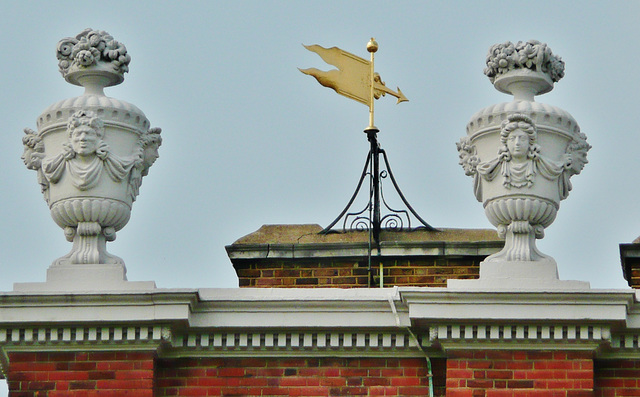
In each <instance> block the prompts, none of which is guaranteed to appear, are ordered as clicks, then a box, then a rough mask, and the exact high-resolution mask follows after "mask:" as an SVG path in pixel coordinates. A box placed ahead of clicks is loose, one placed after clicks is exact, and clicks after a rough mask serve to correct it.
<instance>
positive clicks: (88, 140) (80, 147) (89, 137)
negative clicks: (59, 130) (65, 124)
mask: <svg viewBox="0 0 640 397" xmlns="http://www.w3.org/2000/svg"><path fill="white" fill-rule="evenodd" d="M70 140H71V147H72V148H73V151H74V152H76V154H77V155H78V156H90V155H92V154H94V153H95V152H96V150H97V149H98V141H99V140H100V139H99V137H98V132H97V131H96V130H94V129H93V128H91V127H89V126H86V125H83V126H80V127H78V128H76V129H74V130H73V132H72V133H71V137H70Z"/></svg>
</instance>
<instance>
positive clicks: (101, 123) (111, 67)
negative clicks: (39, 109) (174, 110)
mask: <svg viewBox="0 0 640 397" xmlns="http://www.w3.org/2000/svg"><path fill="white" fill-rule="evenodd" d="M57 58H58V66H59V69H60V73H62V76H63V77H64V79H65V80H66V81H67V82H69V83H71V84H74V85H78V86H82V87H84V90H85V92H84V94H83V95H81V96H78V97H75V98H69V99H65V100H62V101H59V102H56V103H54V104H53V105H51V106H49V107H48V108H47V109H45V111H44V112H43V113H42V114H41V115H40V117H38V119H37V131H34V130H32V129H29V128H26V129H25V135H24V136H23V144H24V155H23V160H24V162H25V165H26V166H27V168H29V169H32V170H34V171H36V172H37V178H38V183H39V184H40V187H41V190H42V193H43V195H44V199H45V201H46V202H47V204H48V206H49V208H50V210H51V216H52V217H53V220H54V221H55V222H56V223H57V224H58V226H60V227H61V228H62V229H63V230H64V234H65V237H66V238H67V240H68V241H70V242H72V243H73V246H72V248H71V251H70V252H69V253H68V254H66V255H64V256H62V257H60V258H58V259H56V260H55V261H54V262H53V265H52V267H51V269H53V268H56V267H65V266H66V267H69V266H73V267H78V266H89V265H107V266H113V267H115V268H116V269H120V270H121V271H122V273H123V275H124V261H123V260H122V259H120V258H118V257H117V256H115V255H112V254H110V253H109V252H107V250H106V243H107V242H108V241H113V240H114V239H115V238H116V232H118V231H119V230H120V229H122V228H123V227H124V226H125V225H126V224H127V222H128V221H129V217H130V215H131V207H132V204H133V202H134V201H135V199H136V197H137V195H138V193H139V189H140V184H141V183H142V178H143V176H144V175H147V173H148V171H149V168H150V167H151V165H152V164H153V163H154V161H155V160H156V159H157V157H158V153H157V150H158V147H159V146H160V144H161V142H162V140H161V137H160V129H159V128H149V120H147V118H146V117H145V115H144V113H143V112H142V111H141V110H140V109H138V108H137V107H136V106H134V105H132V104H130V103H127V102H125V101H122V100H119V99H115V98H111V97H108V96H106V95H105V94H104V91H103V89H104V87H109V86H113V85H116V84H120V83H121V82H122V81H123V80H124V73H126V72H127V71H128V70H129V66H128V65H129V62H130V60H131V58H130V56H129V54H128V53H127V49H126V48H125V46H124V45H123V44H122V43H119V42H118V41H116V40H114V38H113V37H112V36H111V35H109V34H108V33H107V32H104V31H97V30H92V29H86V30H84V31H83V32H81V33H80V34H78V35H77V36H75V37H70V38H65V39H63V40H61V41H60V42H59V43H58V46H57Z"/></svg>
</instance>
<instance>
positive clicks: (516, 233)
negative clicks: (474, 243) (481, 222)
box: [485, 197, 558, 262]
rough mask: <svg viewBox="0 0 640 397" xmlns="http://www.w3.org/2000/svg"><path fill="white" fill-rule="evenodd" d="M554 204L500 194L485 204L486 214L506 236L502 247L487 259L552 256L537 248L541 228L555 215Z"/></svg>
mask: <svg viewBox="0 0 640 397" xmlns="http://www.w3.org/2000/svg"><path fill="white" fill-rule="evenodd" d="M557 211H558V209H557V204H556V203H554V202H553V201H551V200H547V199H543V198H538V197H502V198H497V199H493V200H490V201H488V202H487V203H486V204H485V214H486V215H487V218H488V219H489V221H490V222H491V223H492V224H493V225H494V226H496V228H497V229H498V235H499V236H500V237H502V238H504V239H505V244H504V248H503V249H502V250H501V251H500V252H497V253H495V254H493V255H491V256H489V257H488V258H487V259H486V260H485V261H486V262H511V261H524V262H527V261H542V260H549V259H551V257H549V256H547V255H545V254H543V253H542V252H540V251H539V250H538V248H537V247H536V239H539V238H542V237H544V229H545V228H546V227H547V226H549V225H550V224H551V223H552V222H553V221H554V220H555V218H556V214H557Z"/></svg>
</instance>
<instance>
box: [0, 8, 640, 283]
mask: <svg viewBox="0 0 640 397" xmlns="http://www.w3.org/2000/svg"><path fill="white" fill-rule="evenodd" d="M533 4H535V5H533ZM575 5H576V3H573V2H558V1H548V2H547V1H537V2H535V3H531V2H527V3H517V2H513V1H505V2H500V1H496V2H476V1H469V2H448V1H447V2H444V1H443V2H435V1H432V2H376V1H373V2H371V1H367V2H359V1H352V2H342V1H339V2H325V1H323V2H294V1H290V2H276V1H267V2H263V1H256V2H243V1H237V2H213V1H202V2H180V3H178V2H157V1H156V2H130V1H127V2H118V1H109V2H104V5H103V6H101V5H98V3H97V2H96V3H92V5H91V6H87V3H83V2H77V3H75V2H55V3H53V2H4V3H3V5H2V6H1V9H0V11H2V12H0V20H1V23H0V30H1V32H2V37H3V39H2V40H1V42H0V46H1V47H0V48H1V53H2V54H3V57H2V62H1V63H0V68H1V70H0V79H1V86H2V87H3V90H2V107H1V108H0V112H1V113H2V117H1V120H2V122H3V126H2V128H1V129H0V134H1V137H2V139H3V144H2V145H0V162H1V163H0V170H2V173H1V175H2V178H3V181H2V196H1V197H0V199H1V205H0V220H1V221H2V228H1V229H2V230H1V231H0V233H2V235H1V236H0V252H1V253H2V256H1V257H0V266H1V271H2V277H1V279H0V290H11V289H12V283H13V282H27V281H44V279H45V275H46V269H47V267H48V266H49V264H50V263H51V261H53V260H54V259H56V258H57V257H59V256H62V255H64V254H65V253H66V252H68V250H69V249H70V246H71V244H70V243H68V242H67V241H66V240H65V239H64V235H63V232H62V230H61V229H60V228H59V227H58V226H56V225H55V224H54V222H53V221H52V219H51V217H50V215H49V210H48V208H47V206H46V204H45V202H44V200H43V198H42V196H41V194H40V191H39V187H38V184H37V182H36V174H35V172H33V171H30V170H27V169H26V167H25V166H24V165H23V163H22V161H21V160H20V155H21V153H22V149H23V147H22V143H21V138H22V135H23V132H22V130H23V128H24V127H30V128H34V129H35V127H36V125H35V120H36V117H37V116H38V115H39V114H40V113H41V112H42V111H43V110H44V109H45V108H46V107H47V106H49V105H50V104H52V103H54V102H57V101H58V100H61V99H64V98H69V97H73V96H77V95H81V94H82V89H81V88H79V87H76V86H72V85H70V84H68V83H66V82H65V81H64V79H63V78H62V77H61V76H60V74H59V72H58V70H57V69H58V68H57V60H56V58H55V47H56V43H57V42H58V40H59V39H61V38H63V37H66V36H74V35H76V34H77V33H79V32H80V31H82V30H83V29H84V28H86V27H91V28H94V29H101V30H106V31H108V32H109V33H111V34H112V35H113V36H114V38H115V39H116V40H118V41H121V42H123V43H124V44H125V45H126V46H127V49H128V50H129V54H130V55H131V57H132V62H131V64H130V70H131V71H130V73H129V74H127V75H126V77H125V82H124V83H123V84H121V85H119V86H116V87H111V88H108V89H107V90H106V94H107V95H108V96H112V97H115V98H119V99H123V100H126V101H128V102H131V103H133V104H135V105H136V106H138V107H139V108H140V109H142V110H143V111H144V112H145V114H146V115H147V117H148V118H149V120H150V121H151V124H152V126H157V127H161V128H162V129H163V132H162V135H163V137H164V143H163V145H162V147H161V149H160V159H159V160H158V161H157V162H156V164H155V165H154V167H153V168H152V169H151V171H150V174H149V175H148V176H147V177H146V178H145V179H144V183H143V185H142V188H141V194H140V196H139V198H138V201H137V202H136V203H135V205H134V208H133V212H132V216H131V221H130V222H129V224H128V225H127V226H126V227H125V228H124V229H123V230H122V231H121V232H119V233H118V236H117V240H116V241H115V242H113V243H110V244H109V247H108V249H109V251H110V252H112V253H114V254H116V255H118V256H120V257H122V258H123V259H124V260H125V262H126V265H127V268H128V277H129V279H130V280H137V281H143V280H154V281H156V283H157V285H158V286H159V287H163V288H170V287H194V288H195V287H236V286H237V278H236V276H235V273H234V271H233V268H232V266H231V263H230V262H229V260H228V258H227V256H226V253H225V250H224V246H225V245H228V244H231V243H233V242H234V241H235V240H236V239H238V238H240V237H242V236H243V235H246V234H248V233H251V232H253V231H255V230H257V229H258V228H259V227H260V226H261V225H263V224H273V223H286V224H289V223H294V224H298V223H318V224H320V225H323V226H325V225H327V224H328V223H330V222H331V221H332V220H333V218H334V217H335V216H336V215H337V214H338V213H339V212H340V211H341V210H342V207H343V206H344V205H345V204H346V202H347V200H348V199H349V197H350V195H351V193H352V191H353V189H354V188H355V184H356V182H357V179H358V177H359V174H360V172H361V168H362V165H363V162H364V160H365V156H366V153H367V150H368V144H367V141H366V136H365V134H363V133H362V130H363V128H364V127H366V125H367V122H368V119H367V117H368V115H367V108H366V107H365V106H363V105H361V104H359V103H357V102H354V101H351V100H349V99H346V98H344V97H342V96H339V95H337V94H335V93H334V92H333V91H332V90H330V89H327V88H324V87H322V86H320V85H319V84H318V83H317V82H316V81H315V80H314V79H313V78H311V77H309V76H305V75H303V74H302V73H300V72H299V71H298V69H297V68H298V67H302V68H307V67H317V68H321V69H325V70H326V69H329V68H330V66H328V65H326V64H324V63H323V62H322V60H321V59H320V58H319V57H318V56H317V55H315V54H313V53H311V52H309V51H307V50H305V49H304V48H303V47H302V44H303V43H304V44H320V45H323V46H325V47H331V46H338V47H340V48H342V49H344V50H346V51H350V52H353V53H355V54H357V55H360V56H363V57H367V56H368V53H367V52H366V49H365V45H366V43H367V41H368V40H369V38H370V37H371V36H374V37H375V38H376V39H377V41H378V43H379V45H380V49H379V51H378V53H377V55H376V70H377V71H378V72H379V73H380V74H381V75H382V78H383V80H384V81H385V82H386V83H387V85H388V86H389V87H391V88H394V89H395V87H396V86H399V87H400V88H401V89H402V91H403V92H404V93H405V95H406V96H407V97H408V98H409V100H410V101H409V102H406V103H402V104H400V105H396V104H395V100H394V99H393V98H391V97H387V98H383V99H382V100H380V101H377V102H376V125H377V126H378V127H379V128H380V130H381V132H380V134H379V138H380V142H381V144H382V147H383V148H385V149H386V151H387V153H388V155H389V157H390V160H391V164H392V166H393V170H394V173H395V175H396V177H397V179H398V182H399V183H400V186H401V188H402V189H403V191H404V193H405V195H406V197H407V198H408V200H409V201H410V202H411V203H412V205H413V206H414V208H415V209H416V210H417V211H418V212H419V213H420V214H421V216H422V217H423V218H424V219H425V220H427V222H429V223H430V224H432V225H434V226H436V227H455V228H486V227H491V225H490V224H489V222H488V221H487V219H486V218H485V216H484V212H483V209H482V206H481V204H480V203H478V202H477V201H476V200H475V198H474V196H473V192H472V180H471V179H470V178H469V177H466V176H465V175H464V173H463V171H462V169H461V168H460V166H459V165H458V154H457V151H456V146H455V143H456V142H457V141H458V140H459V138H460V137H461V136H462V135H464V134H465V126H466V123H467V121H468V120H469V119H470V117H471V115H472V114H473V113H475V112H476V111H477V110H480V109H481V108H483V107H486V106H489V105H491V104H494V103H499V102H504V101H509V100H510V97H509V96H507V95H505V94H501V93H499V92H498V91H496V90H495V89H494V88H493V86H492V85H491V84H490V82H489V80H488V79H487V78H486V77H485V76H484V75H483V72H482V70H483V67H484V60H485V55H486V52H487V50H488V48H489V47H490V46H491V45H492V44H494V43H498V42H504V41H507V40H510V41H513V42H516V41H518V40H528V39H537V40H540V41H543V42H546V43H548V45H549V46H550V47H551V49H552V50H553V52H554V53H555V54H558V55H559V56H561V57H562V58H563V60H564V61H565V62H566V76H565V78H564V79H562V80H561V81H560V82H559V83H558V84H556V87H555V89H554V91H552V92H551V93H549V94H546V95H544V96H541V97H538V99H537V100H538V101H539V102H545V103H549V104H552V105H555V106H559V107H561V108H563V109H565V110H567V111H569V112H570V113H571V114H572V115H573V116H574V117H575V118H576V120H577V121H578V123H579V124H580V126H581V128H582V131H583V132H584V133H585V134H586V135H587V136H588V139H589V142H590V143H591V145H592V146H593V149H592V150H591V152H590V153H589V164H588V165H587V166H586V167H585V169H584V171H583V173H582V174H581V175H578V176H575V177H574V178H573V179H572V182H573V185H574V190H573V192H572V193H571V195H570V196H569V198H568V199H567V200H565V201H563V202H562V205H561V208H560V211H559V213H558V217H557V220H556V221H555V223H554V224H552V225H551V227H549V228H548V229H547V235H546V237H545V239H544V240H543V241H541V242H539V244H538V245H539V247H540V249H541V250H542V251H543V252H545V253H546V254H548V255H551V256H553V257H554V258H555V259H556V260H557V262H558V267H559V271H560V276H561V278H562V279H579V280H586V281H590V282H591V284H592V287H597V288H622V287H625V286H626V283H625V281H624V280H623V278H622V273H621V269H620V260H619V251H618V244H619V243H622V242H631V241H632V240H633V239H634V238H636V237H637V236H638V235H640V206H638V203H637V201H638V197H639V196H640V183H639V182H640V181H639V178H638V164H637V161H638V160H637V159H638V146H639V145H638V142H639V141H640V136H639V134H638V126H640V122H639V121H640V120H639V119H640V111H639V109H640V100H639V99H638V92H640V79H638V78H637V76H638V74H639V73H640V34H639V32H638V23H637V21H638V18H640V12H639V11H640V2H637V1H634V2H632V1H625V2H622V1H621V2H604V1H603V2H581V3H579V5H580V7H576V6H575Z"/></svg>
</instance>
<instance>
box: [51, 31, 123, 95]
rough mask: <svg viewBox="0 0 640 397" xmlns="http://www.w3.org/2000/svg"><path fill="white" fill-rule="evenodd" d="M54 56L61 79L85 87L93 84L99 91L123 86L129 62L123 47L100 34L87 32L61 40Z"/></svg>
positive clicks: (105, 35)
mask: <svg viewBox="0 0 640 397" xmlns="http://www.w3.org/2000/svg"><path fill="white" fill-rule="evenodd" d="M56 56H57V58H58V68H59V69H60V73H61V74H62V76H63V77H64V79H65V80H66V81H68V82H69V83H71V84H74V85H79V86H85V87H86V86H87V83H88V82H96V81H97V84H98V85H100V86H101V87H109V86H113V85H116V84H120V83H122V81H124V74H125V73H126V72H128V71H129V62H131V57H130V56H129V54H128V53H127V48H126V47H125V46H124V44H122V43H120V42H118V41H116V40H115V39H114V38H113V37H112V36H111V35H110V34H109V33H107V32H105V31H103V30H93V29H90V28H87V29H85V30H83V31H82V32H80V33H79V34H78V35H76V37H67V38H64V39H62V40H60V41H59V42H58V46H57V51H56Z"/></svg>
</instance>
